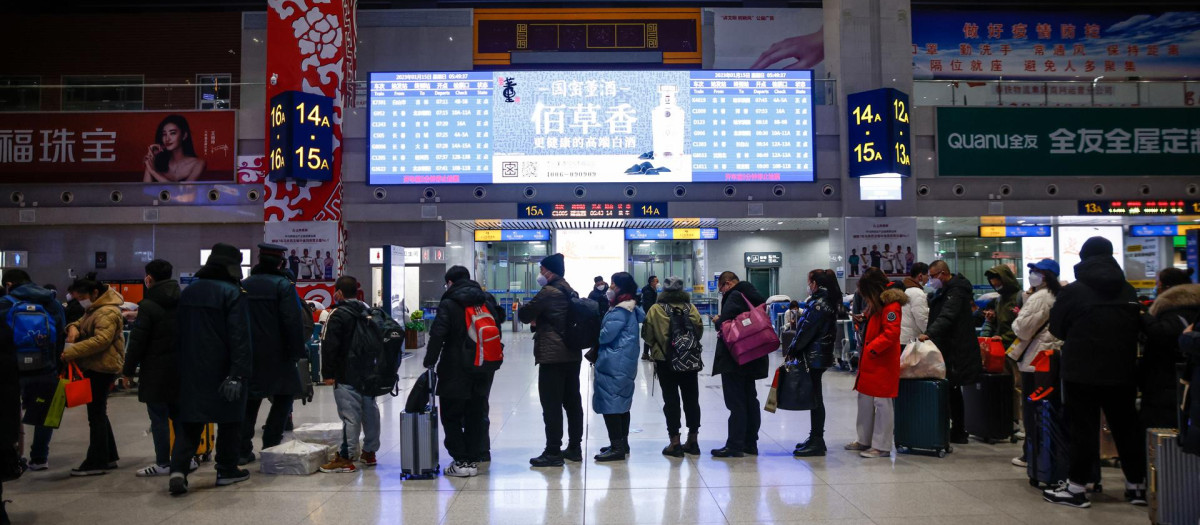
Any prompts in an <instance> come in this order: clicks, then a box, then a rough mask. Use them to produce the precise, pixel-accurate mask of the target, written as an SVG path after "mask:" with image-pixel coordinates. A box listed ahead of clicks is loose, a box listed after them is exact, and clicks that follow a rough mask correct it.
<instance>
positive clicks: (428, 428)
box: [400, 369, 442, 480]
mask: <svg viewBox="0 0 1200 525" xmlns="http://www.w3.org/2000/svg"><path fill="white" fill-rule="evenodd" d="M428 373H429V375H430V382H429V384H430V388H429V406H428V410H426V411H424V412H416V413H410V412H402V413H401V414H400V473H401V479H404V480H410V479H433V478H435V477H437V475H438V474H439V473H441V471H442V469H441V466H440V465H439V464H438V407H437V397H435V393H436V392H435V387H434V385H435V384H436V380H435V379H434V377H436V376H434V374H433V370H432V369H431V370H430V371H429V372H428Z"/></svg>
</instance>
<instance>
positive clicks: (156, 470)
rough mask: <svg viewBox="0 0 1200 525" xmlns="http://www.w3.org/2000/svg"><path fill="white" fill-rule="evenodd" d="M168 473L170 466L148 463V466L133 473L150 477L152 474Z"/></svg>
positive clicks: (141, 476)
mask: <svg viewBox="0 0 1200 525" xmlns="http://www.w3.org/2000/svg"><path fill="white" fill-rule="evenodd" d="M170 473H171V468H170V467H164V466H161V465H150V466H149V467H146V468H144V469H141V470H139V471H137V472H136V473H134V475H135V476H137V477H139V478H152V477H154V476H166V475H167V474H170Z"/></svg>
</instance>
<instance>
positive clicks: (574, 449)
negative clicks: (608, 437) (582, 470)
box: [562, 445, 583, 463]
mask: <svg viewBox="0 0 1200 525" xmlns="http://www.w3.org/2000/svg"><path fill="white" fill-rule="evenodd" d="M562 457H563V459H565V460H567V461H574V462H576V463H578V462H580V461H583V448H582V447H580V446H579V445H571V446H569V447H567V448H565V449H563V451H562Z"/></svg>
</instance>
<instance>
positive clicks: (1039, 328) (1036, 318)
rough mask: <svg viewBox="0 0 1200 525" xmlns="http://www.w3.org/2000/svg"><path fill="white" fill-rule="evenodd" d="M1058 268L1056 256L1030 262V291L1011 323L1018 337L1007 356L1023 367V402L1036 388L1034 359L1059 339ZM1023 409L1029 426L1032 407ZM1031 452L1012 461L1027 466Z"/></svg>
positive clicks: (1060, 285) (1027, 450)
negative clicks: (1053, 325) (1055, 317)
mask: <svg viewBox="0 0 1200 525" xmlns="http://www.w3.org/2000/svg"><path fill="white" fill-rule="evenodd" d="M1058 271H1059V267H1058V262H1056V261H1055V260H1054V259H1042V260H1041V261H1038V262H1037V263H1036V264H1034V263H1031V264H1029V283H1028V284H1029V287H1030V290H1029V292H1028V293H1029V295H1028V297H1026V298H1025V305H1024V306H1022V307H1020V311H1019V312H1018V313H1017V318H1016V319H1014V320H1013V323H1012V329H1013V333H1015V334H1016V335H1017V341H1016V342H1014V343H1013V345H1014V346H1013V347H1012V348H1010V349H1009V356H1008V357H1009V358H1010V359H1014V360H1016V361H1017V368H1019V369H1020V370H1021V392H1023V393H1024V394H1022V396H1021V399H1022V400H1023V401H1025V403H1023V404H1027V398H1026V397H1025V394H1028V393H1030V392H1033V390H1034V388H1035V385H1034V378H1033V359H1034V358H1035V357H1037V354H1038V352H1040V351H1042V349H1043V348H1046V347H1047V346H1050V345H1053V344H1054V343H1056V342H1057V341H1058V340H1057V339H1056V338H1055V337H1054V336H1053V335H1051V334H1050V308H1052V307H1053V306H1054V301H1055V299H1056V297H1057V296H1058V292H1059V291H1060V290H1062V284H1060V283H1059V282H1058ZM1021 412H1022V414H1023V416H1022V419H1023V420H1024V424H1025V428H1026V429H1028V428H1030V427H1031V425H1033V421H1032V419H1033V411H1032V410H1029V409H1028V408H1027V407H1024V406H1023V407H1022V411H1021ZM1028 453H1029V449H1028V445H1027V446H1026V448H1025V452H1024V454H1022V456H1021V457H1019V458H1013V461H1012V462H1013V464H1014V465H1016V466H1019V467H1024V466H1025V458H1026V457H1027V455H1028Z"/></svg>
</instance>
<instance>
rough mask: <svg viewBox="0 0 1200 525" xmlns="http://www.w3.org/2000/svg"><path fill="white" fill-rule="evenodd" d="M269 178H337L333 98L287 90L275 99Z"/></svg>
mask: <svg viewBox="0 0 1200 525" xmlns="http://www.w3.org/2000/svg"><path fill="white" fill-rule="evenodd" d="M267 118H268V119H270V124H271V134H270V136H268V137H267V144H268V148H269V151H270V154H268V155H267V167H268V175H269V176H270V178H271V180H272V181H279V180H282V179H285V178H287V179H297V180H316V181H327V180H330V179H332V178H333V123H332V121H333V99H332V98H330V97H326V96H322V95H316V94H313V93H304V92H301V91H285V92H283V93H280V94H278V95H275V96H274V97H272V98H271V110H270V112H269V114H268V115H267Z"/></svg>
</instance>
